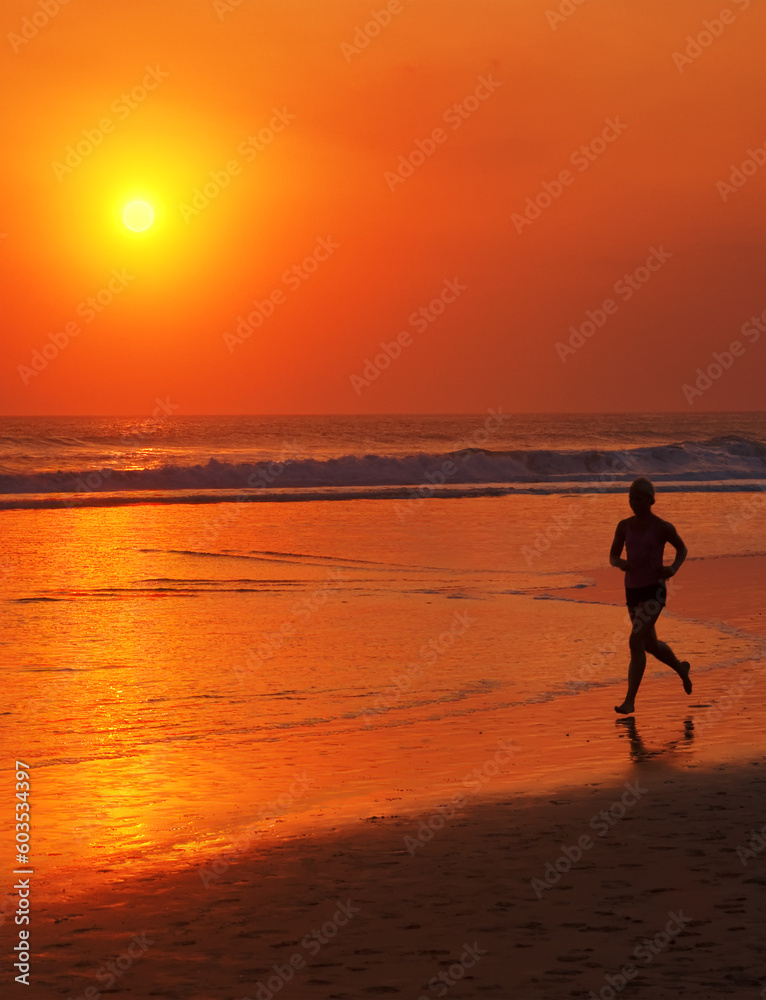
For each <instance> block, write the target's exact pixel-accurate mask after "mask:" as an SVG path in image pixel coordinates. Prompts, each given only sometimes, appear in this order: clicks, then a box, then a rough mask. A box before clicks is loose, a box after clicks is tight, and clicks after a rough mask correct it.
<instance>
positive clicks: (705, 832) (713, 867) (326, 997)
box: [35, 710, 766, 1000]
mask: <svg viewBox="0 0 766 1000" xmlns="http://www.w3.org/2000/svg"><path fill="white" fill-rule="evenodd" d="M681 715H682V713H676V716H675V718H674V719H673V720H671V719H670V718H667V717H666V718H665V719H664V720H662V722H664V725H665V727H666V730H667V732H666V735H667V734H668V733H669V732H670V731H671V728H672V725H673V723H674V724H675V729H676V733H675V739H674V740H673V741H670V742H672V744H673V745H672V746H670V747H668V745H667V742H666V744H665V746H663V744H662V743H656V744H655V743H654V742H653V741H650V740H647V741H646V743H645V745H644V750H643V751H642V750H641V749H640V742H639V737H638V736H636V735H635V733H636V730H635V729H634V728H633V726H632V725H631V723H630V722H629V721H628V720H622V721H621V722H616V723H615V722H612V721H611V720H610V722H609V725H610V728H613V729H614V732H613V733H612V734H611V735H612V739H613V744H614V752H615V756H620V757H622V758H623V762H624V771H623V774H622V775H621V776H620V777H621V778H622V777H624V778H625V781H619V782H615V781H614V780H611V781H603V780H599V771H600V768H599V766H598V764H597V763H596V762H594V761H593V759H592V758H589V763H590V765H591V768H592V773H591V775H590V777H591V779H592V780H591V781H588V782H586V783H584V784H583V785H580V786H574V787H573V786H567V785H562V786H561V787H560V788H559V789H558V790H557V792H556V793H555V794H553V793H551V792H549V791H546V792H545V793H544V794H543V795H540V796H537V797H534V796H531V795H512V796H509V795H508V794H507V793H499V794H497V795H496V796H493V797H492V798H491V799H489V800H479V799H476V800H475V801H474V802H472V803H471V804H470V806H468V807H467V808H459V809H457V810H456V811H455V813H454V815H450V813H451V810H450V808H449V807H447V806H442V808H441V809H439V808H437V809H434V810H433V811H429V812H427V813H424V814H423V815H422V816H420V817H417V816H414V815H413V816H407V817H403V816H401V815H399V816H397V815H396V814H395V813H394V814H391V813H387V814H386V815H372V816H370V817H368V818H367V821H366V822H364V823H361V824H357V825H353V826H347V827H341V828H338V829H336V830H333V831H329V832H328V833H327V834H326V835H324V836H311V835H310V834H306V833H304V834H303V835H298V836H295V837H293V838H285V839H282V840H277V841H272V842H270V843H269V844H268V845H265V844H264V845H262V848H261V850H255V851H253V852H250V853H247V854H245V855H244V856H242V855H240V856H237V857H236V859H235V860H234V861H233V863H231V864H229V865H228V866H227V867H225V869H224V870H223V871H222V873H221V875H220V877H216V878H215V879H213V880H212V881H211V880H209V881H208V884H207V886H205V884H204V881H203V878H202V877H201V872H200V869H199V868H192V869H190V870H189V871H188V872H187V873H185V874H181V875H175V876H172V877H164V876H162V875H155V876H153V877H149V878H146V879H141V880H138V881H137V882H135V883H131V882H128V883H126V884H124V885H121V886H114V887H111V888H110V889H109V890H106V891H102V892H100V893H93V894H84V895H82V896H79V897H77V898H76V899H74V900H70V899H69V898H68V894H67V893H64V892H62V896H61V899H60V901H59V902H58V903H56V904H49V905H46V906H45V907H44V909H42V910H41V911H40V913H38V915H37V917H38V922H37V927H38V928H39V930H38V934H39V938H40V940H39V946H40V947H41V953H40V954H39V957H37V958H36V962H35V965H36V971H37V977H38V985H37V988H36V990H37V992H36V993H35V995H37V996H41V997H42V996H52V995H66V996H69V997H81V996H84V997H86V998H87V1000H95V997H96V996H97V995H98V992H99V991H101V990H103V989H105V988H107V987H110V989H111V988H113V989H114V990H116V991H119V993H120V994H121V995H125V996H131V997H152V996H158V997H171V998H176V997H178V998H181V997H183V998H186V997H189V998H191V997H205V998H213V997H215V998H219V997H220V998H226V1000H239V998H243V997H252V998H254V1000H264V998H269V997H271V996H276V995H278V996H280V997H284V998H294V1000H303V998H317V1000H319V998H323V1000H331V998H332V1000H354V998H358V997H365V996H370V997H374V996H386V995H391V996H401V997H407V998H412V1000H417V998H420V997H424V996H425V997H434V996H449V997H455V998H458V997H460V998H464V997H488V998H492V1000H495V998H496V1000H503V998H509V1000H511V998H518V1000H537V998H539V1000H548V998H557V997H562V998H563V997H589V996H591V995H592V992H591V991H593V992H595V995H596V996H601V997H604V998H607V997H610V996H611V995H612V994H611V993H610V992H609V988H610V983H611V985H612V986H615V984H619V982H620V979H619V977H620V976H621V975H623V974H624V973H625V972H626V969H625V967H626V966H627V967H628V969H627V972H628V974H629V975H630V974H631V969H633V970H634V971H633V973H632V975H631V983H632V985H631V989H633V990H634V991H635V990H637V989H640V990H641V992H640V994H639V995H641V996H646V997H651V998H652V1000H665V998H667V1000H671V998H677V997H689V998H698V1000H715V998H717V997H720V996H723V995H728V996H734V997H742V998H744V997H748V996H758V995H759V994H758V991H759V989H760V988H761V987H762V986H763V985H764V983H763V982H762V981H761V980H759V979H757V978H756V977H755V976H754V973H753V971H752V970H753V969H755V968H758V967H759V963H760V960H759V955H760V949H761V940H762V934H763V929H764V928H763V924H764V902H763V886H764V884H766V872H764V869H763V864H764V855H763V854H757V856H756V854H753V856H752V857H746V856H744V855H742V857H743V858H744V861H745V863H746V864H743V860H742V859H741V857H740V854H741V853H742V852H740V854H738V847H746V846H747V845H748V843H749V842H750V840H751V837H752V833H751V831H753V830H756V831H757V830H760V829H761V828H762V827H763V825H764V822H766V815H765V814H764V806H763V802H764V784H765V783H766V773H764V767H766V762H765V761H764V759H763V757H762V756H761V759H760V760H755V761H751V762H747V761H745V762H743V763H742V764H741V765H739V766H738V765H734V764H720V765H717V766H715V767H712V768H704V767H702V766H699V765H692V764H690V763H689V759H690V753H689V748H690V747H691V745H692V733H693V729H692V725H693V723H691V724H690V723H689V722H683V721H682V719H681ZM739 715H740V713H739V712H738V711H737V710H734V711H733V712H732V713H731V717H730V719H728V720H727V723H726V730H727V734H728V735H729V736H730V737H731V736H733V734H734V733H735V732H736V729H737V720H738V716H739ZM759 721H760V722H761V723H762V722H763V716H762V715H761V716H760V719H759ZM661 726H662V723H659V722H658V720H656V719H655V720H654V726H653V727H652V728H658V727H659V728H661ZM636 728H639V727H636ZM640 728H641V729H642V730H643V727H640ZM695 738H696V737H695ZM568 749H569V752H570V754H576V753H577V751H580V752H581V753H582V752H587V751H584V749H583V747H582V746H581V745H580V746H577V747H575V746H571V745H568ZM630 758H632V760H631V759H630ZM405 838H410V839H409V840H407V841H405ZM578 845H579V847H578ZM534 880H536V881H534ZM674 915H675V916H676V920H677V921H678V920H680V924H678V923H676V924H672V926H671V927H670V931H671V932H672V933H670V934H668V931H667V930H666V927H668V925H669V924H671V922H672V921H673V919H674ZM676 926H677V927H678V929H677V930H674V928H675V927H676ZM663 935H668V936H667V937H663ZM137 942H138V943H137ZM149 942H151V943H149ZM647 942H648V943H647ZM144 945H145V947H144ZM131 948H132V949H133V951H132V952H130V949H131ZM130 954H132V955H133V956H135V957H133V958H132V959H130V962H129V964H128V961H129V960H128V959H126V958H125V957H124V956H125V955H130ZM110 963H112V965H111V967H110ZM114 963H117V965H115V964H114ZM120 963H122V966H125V967H124V968H122V967H121V965H120ZM115 970H116V972H115ZM440 974H441V975H442V979H441V980H440V979H439V976H440ZM111 977H114V978H111ZM609 977H612V978H611V979H610V978H609ZM429 984H430V985H429ZM88 987H92V988H95V990H96V991H97V992H96V993H94V992H92V991H91V992H90V993H88V992H87V988H88Z"/></svg>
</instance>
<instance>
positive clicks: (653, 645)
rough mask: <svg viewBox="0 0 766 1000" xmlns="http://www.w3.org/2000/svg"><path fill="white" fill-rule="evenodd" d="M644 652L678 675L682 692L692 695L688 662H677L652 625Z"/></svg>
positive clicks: (674, 655) (676, 658)
mask: <svg viewBox="0 0 766 1000" xmlns="http://www.w3.org/2000/svg"><path fill="white" fill-rule="evenodd" d="M646 652H647V653H650V654H651V655H652V656H653V657H655V659H657V660H659V661H660V663H664V664H666V665H667V666H668V667H672V669H673V670H675V672H676V673H677V674H678V676H679V677H680V678H681V680H682V681H683V684H684V691H686V693H687V694H691V693H692V682H691V680H690V679H689V661H688V660H679V659H678V657H677V656H676V654H675V653H674V652H673V650H672V649H671V648H670V646H668V644H667V643H666V642H662V641H660V640H659V639H658V638H657V633H656V632H655V630H654V626H653V625H652V630H651V634H650V635H649V637H648V638H647V642H646Z"/></svg>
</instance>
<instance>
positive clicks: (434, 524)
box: [0, 401, 766, 893]
mask: <svg viewBox="0 0 766 1000" xmlns="http://www.w3.org/2000/svg"><path fill="white" fill-rule="evenodd" d="M166 402H167V401H166ZM765 457H766V416H765V415H764V414H701V415H695V416H691V415H674V414H668V415H659V416H657V415H620V416H609V415H587V414H586V415H576V416H571V417H569V416H564V415H553V416H542V415H513V416H509V415H505V414H503V413H502V412H500V411H498V410H495V411H491V412H487V413H484V414H477V415H470V416H425V417H398V416H376V417H371V416H368V417H183V416H178V415H175V414H174V413H171V414H169V415H168V414H165V415H164V416H157V417H155V418H152V419H151V420H148V421H146V420H138V419H134V418H123V417H120V418H117V417H115V418H95V417H88V418H74V417H72V418H69V417H68V418H24V419H21V418H3V419H2V421H0V508H2V513H1V514H0V516H1V517H2V524H3V533H2V539H3V545H2V554H1V555H0V599H1V600H2V602H3V608H4V628H3V634H2V638H1V639H0V667H1V668H2V677H3V684H4V699H3V704H2V712H1V713H0V719H1V720H2V723H3V725H2V744H3V746H2V753H3V757H4V759H6V760H9V761H10V760H21V761H25V762H27V763H30V764H31V765H32V770H33V774H34V788H35V796H36V807H35V813H34V815H35V824H36V825H35V830H34V838H33V839H34V842H35V845H36V851H37V860H38V864H39V865H40V870H41V872H42V874H43V876H44V878H43V879H42V880H41V883H40V884H41V885H47V886H48V887H49V890H50V892H51V893H53V892H54V891H55V887H56V886H57V885H60V884H61V880H62V879H63V878H64V877H65V876H66V878H68V879H70V881H71V880H72V879H74V881H75V882H76V883H77V884H83V885H84V884H86V883H87V879H88V877H93V878H95V877H99V878H103V877H104V873H105V872H106V873H110V874H109V877H110V878H113V879H115V880H117V881H119V880H120V879H121V878H127V877H128V876H129V875H130V876H133V875H135V873H136V872H137V871H142V870H144V869H148V868H151V867H152V866H159V867H161V868H163V869H167V868H168V867H173V866H179V867H180V866H184V865H189V864H192V865H195V864H196V865H203V866H207V865H209V864H210V863H211V860H210V859H211V858H215V857H216V856H218V855H219V853H220V852H221V851H222V850H224V849H225V848H226V845H227V844H228V845H230V844H231V843H232V841H233V840H234V839H235V838H237V837H240V838H241V836H242V832H243V830H244V831H249V834H248V835H249V836H251V837H252V836H256V835H257V836H263V837H267V836H287V835H288V834H290V833H291V832H292V833H294V832H295V831H296V830H299V829H301V828H303V829H306V828H311V829H316V828H317V827H318V826H321V825H322V824H323V823H325V824H327V823H331V822H332V823H338V822H339V821H340V819H342V818H343V817H346V818H347V819H349V820H355V819H359V818H360V817H364V816H367V815H369V814H370V813H371V812H373V813H374V812H378V813H381V812H382V810H384V809H386V810H390V809H392V808H396V810H397V811H399V812H401V811H402V810H405V811H406V810H407V809H415V808H416V807H418V806H421V805H422V803H423V802H424V801H426V800H429V799H433V800H434V801H436V800H438V799H439V797H440V796H443V795H445V794H446V792H447V791H448V790H449V789H450V787H451V786H452V784H453V783H454V782H455V781H456V780H458V779H459V778H460V777H461V776H462V775H464V774H465V773H466V771H467V770H468V769H469V765H471V764H475V763H476V759H477V758H476V756H475V754H479V753H480V751H479V750H478V749H476V748H477V747H478V746H479V743H480V742H481V738H484V737H482V736H481V734H486V733H489V732H493V733H495V734H496V736H497V740H498V741H499V740H501V739H504V740H516V741H517V743H518V746H519V752H518V753H517V754H515V755H514V756H512V757H511V759H510V763H508V765H507V766H506V767H505V768H504V770H503V774H504V776H505V777H504V779H503V780H504V781H505V782H506V784H508V783H511V784H513V783H516V785H518V786H519V787H521V786H523V785H524V784H525V783H527V784H528V783H529V782H530V781H532V780H534V781H537V782H539V781H541V780H542V779H541V775H544V774H545V773H548V774H549V775H550V776H554V777H556V778H558V777H560V775H561V774H562V773H563V771H565V769H566V762H565V760H562V756H561V752H560V751H561V750H562V741H563V740H564V738H565V735H566V736H568V733H566V734H564V733H563V732H561V731H559V727H556V729H555V731H550V730H549V728H547V725H548V724H547V723H546V721H545V720H546V719H547V718H548V716H547V715H546V714H545V713H546V712H550V711H556V712H568V711H569V710H570V708H571V706H574V705H578V706H583V705H586V703H587V705H589V706H591V707H590V708H589V709H588V711H589V712H591V714H592V713H593V712H596V713H598V712H600V711H602V708H603V706H606V708H605V709H604V710H605V711H606V712H612V709H611V705H612V704H615V703H617V701H619V700H621V698H622V691H623V686H624V680H625V672H626V666H627V656H626V645H627V643H626V639H623V638H622V637H623V636H625V637H626V636H627V616H626V612H625V608H624V606H623V601H622V591H621V588H622V579H621V574H619V572H618V571H616V570H612V569H610V568H609V566H608V550H609V546H610V544H611V541H612V536H613V532H614V527H615V525H616V522H617V520H618V519H620V518H622V517H625V516H628V515H629V514H630V511H629V508H628V506H627V497H626V492H627V484H628V483H629V482H630V481H631V480H632V479H633V478H635V477H636V476H638V475H647V476H649V477H650V478H651V479H652V480H653V481H654V482H655V483H656V484H657V506H656V508H655V510H656V511H657V513H658V514H660V515H661V516H663V517H665V518H667V519H669V520H671V521H672V522H673V523H674V524H675V525H676V527H677V528H678V530H679V532H680V534H681V536H682V537H683V539H684V541H685V543H686V544H687V546H688V549H689V560H688V562H687V566H685V567H683V568H682V570H681V572H680V573H679V574H678V577H677V578H675V580H676V582H677V589H676V590H675V591H674V590H673V589H672V588H671V592H670V595H671V596H670V600H669V605H668V609H667V611H666V612H665V613H664V614H663V617H662V619H661V623H662V627H663V629H665V630H667V629H670V633H671V636H672V639H671V644H672V645H673V646H674V647H675V646H676V645H678V647H679V652H685V653H686V654H687V656H686V658H689V659H690V660H692V661H693V667H694V672H695V676H697V675H700V676H702V675H705V673H707V674H709V676H710V677H711V678H712V677H713V676H718V674H719V673H721V672H725V671H727V670H728V671H732V670H736V669H737V665H738V664H742V663H745V662H750V661H752V660H753V659H754V658H757V656H759V655H760V653H761V648H762V643H763V636H764V630H763V621H762V618H758V617H757V616H758V614H759V610H758V609H759V608H760V607H762V606H763V596H764V595H763V589H764V584H763V574H761V577H760V579H761V582H760V583H758V582H757V581H758V576H757V574H754V573H751V574H750V577H751V581H752V582H751V584H750V585H749V586H748V588H743V594H744V593H745V592H746V596H745V597H744V598H743V601H744V603H742V601H740V602H739V603H738V604H737V608H736V609H730V610H727V611H726V612H725V613H724V611H718V612H716V613H712V612H710V611H706V612H705V613H704V614H703V613H701V612H700V610H699V608H700V607H702V606H704V607H706V608H708V609H709V608H715V607H717V606H716V605H715V604H711V603H710V601H712V600H713V599H714V598H715V588H716V582H715V581H716V579H717V578H718V579H720V574H718V577H717V575H716V567H724V566H727V565H729V563H730V562H731V560H734V559H736V560H738V562H737V566H745V567H748V566H749V567H751V568H752V567H760V566H762V565H763V564H762V563H761V562H760V559H761V557H763V556H766V502H764V490H765V489H766V463H765V461H764V460H765ZM252 501H258V502H252ZM666 561H669V559H668V555H667V553H666ZM706 567H707V568H708V569H709V570H710V572H708V573H707V575H705V573H706V572H707V570H706V569H705V568H706ZM703 571H704V572H703ZM693 573H696V574H697V575H696V576H693ZM693 580H697V583H691V582H689V581H693ZM759 588H760V589H759ZM702 597H706V598H709V600H708V603H707V604H705V601H704V600H702ZM661 634H663V635H664V634H665V633H664V632H662V633H661ZM667 674H668V671H667V668H664V667H662V666H661V665H660V664H656V663H653V664H652V665H651V666H650V667H649V668H648V669H647V680H646V681H645V682H644V683H645V685H647V684H648V685H651V683H652V681H651V680H649V678H651V677H666V676H667ZM663 683H664V681H663ZM588 699H590V700H588ZM599 699H600V700H599ZM593 706H595V707H593ZM588 717H589V718H590V716H588ZM613 721H614V720H613V718H610V719H609V725H610V726H613ZM530 727H531V728H530ZM524 734H527V736H525V735H524ZM452 737H454V738H452ZM527 737H528V738H529V740H530V741H532V742H531V743H529V744H528V746H531V745H532V743H534V745H535V747H536V750H535V753H534V754H532V753H531V752H526V753H525V752H524V746H525V740H526V739H527ZM613 738H614V737H613V734H612V733H611V732H606V731H604V732H602V733H599V732H594V735H593V742H592V747H593V753H598V747H599V746H600V745H601V744H600V742H599V741H600V740H609V739H613ZM477 741H479V742H478V743H477ZM535 741H536V742H535ZM505 745H506V744H502V746H505ZM498 746H501V744H500V743H498ZM472 748H473V749H472ZM504 752H505V751H504ZM690 752H691V749H690ZM481 753H486V750H483V751H481ZM472 754H474V756H472ZM564 756H565V755H564ZM479 759H483V758H481V757H480V758H479ZM546 769H547V770H546ZM499 781H500V779H495V783H494V785H493V788H500V783H499ZM3 794H5V793H3ZM3 801H4V800H3ZM8 816H10V807H9V808H8V809H7V810H4V811H3V815H2V817H1V818H0V823H4V822H6V820H7V817H8ZM301 825H302V827H301ZM9 838H10V833H9ZM89 873H90V875H89ZM95 873H100V874H99V875H98V876H96V874H95ZM67 884H69V883H67Z"/></svg>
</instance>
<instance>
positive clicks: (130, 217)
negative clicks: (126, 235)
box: [122, 201, 154, 233]
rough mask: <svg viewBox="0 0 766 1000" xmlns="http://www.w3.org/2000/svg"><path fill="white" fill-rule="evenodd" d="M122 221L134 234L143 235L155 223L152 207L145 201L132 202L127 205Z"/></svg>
mask: <svg viewBox="0 0 766 1000" xmlns="http://www.w3.org/2000/svg"><path fill="white" fill-rule="evenodd" d="M122 220H123V222H124V223H125V225H126V226H127V227H128V229H132V230H133V232H134V233H141V232H143V231H144V229H148V228H149V226H151V224H152V222H153V221H154V212H153V211H152V206H151V205H149V204H148V203H147V202H145V201H132V202H131V203H130V204H129V205H126V207H125V211H124V212H123V213H122Z"/></svg>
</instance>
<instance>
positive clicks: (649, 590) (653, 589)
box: [625, 580, 667, 610]
mask: <svg viewBox="0 0 766 1000" xmlns="http://www.w3.org/2000/svg"><path fill="white" fill-rule="evenodd" d="M666 597H667V587H666V585H665V581H664V580H660V581H659V582H658V583H650V584H647V586H646V587H626V588H625V603H626V604H627V606H628V607H629V608H635V607H637V606H638V605H639V604H642V603H644V602H645V601H656V602H657V604H659V606H660V608H664V607H665V598H666ZM649 610H651V609H649Z"/></svg>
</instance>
